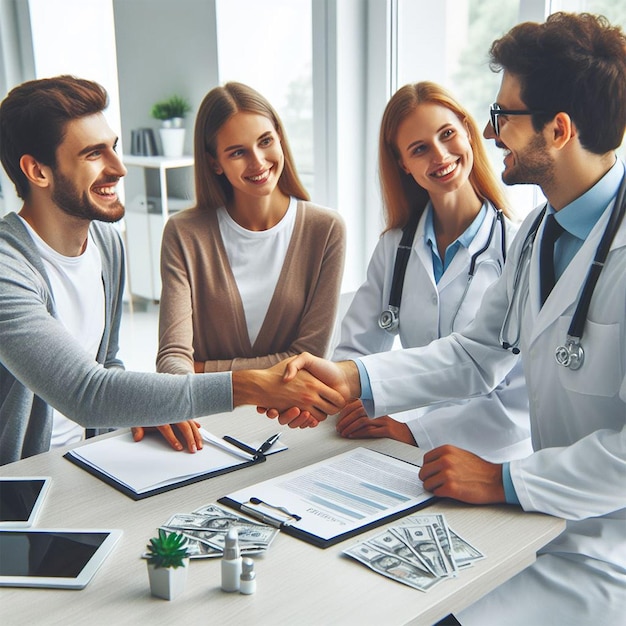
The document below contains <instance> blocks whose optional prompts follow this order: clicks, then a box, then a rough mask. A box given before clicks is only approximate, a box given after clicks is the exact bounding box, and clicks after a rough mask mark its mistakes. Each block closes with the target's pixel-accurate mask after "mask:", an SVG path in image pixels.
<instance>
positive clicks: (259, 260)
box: [217, 197, 297, 345]
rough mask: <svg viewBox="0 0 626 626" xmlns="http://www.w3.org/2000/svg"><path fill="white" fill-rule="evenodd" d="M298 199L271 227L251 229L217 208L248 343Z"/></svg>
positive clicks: (279, 267)
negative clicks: (246, 328)
mask: <svg viewBox="0 0 626 626" xmlns="http://www.w3.org/2000/svg"><path fill="white" fill-rule="evenodd" d="M296 207H297V200H296V199H295V198H293V197H292V198H291V199H290V201H289V207H288V208H287V212H286V213H285V215H284V216H283V219H281V220H280V222H278V224H276V225H275V226H273V227H272V228H269V229H268V230H261V231H251V230H247V229H245V228H243V227H242V226H240V225H239V224H237V222H235V220H233V219H232V218H231V217H230V215H229V214H228V211H226V209H225V208H220V209H218V211H217V218H218V223H219V227H220V233H221V235H222V240H223V241H224V246H225V248H226V254H227V255H228V260H229V262H230V267H231V270H232V272H233V275H234V276H235V281H236V283H237V288H238V289H239V294H240V296H241V301H242V303H243V310H244V313H245V316H246V325H247V326H248V335H249V337H250V343H251V344H252V345H254V342H255V341H256V338H257V335H258V334H259V331H260V330H261V326H262V325H263V320H264V319H265V315H266V314H267V309H268V308H269V305H270V302H271V300H272V296H273V295H274V290H275V289H276V284H277V282H278V277H279V276H280V272H281V271H282V268H283V263H284V261H285V256H286V254H287V249H288V248H289V242H290V241H291V235H292V234H293V227H294V224H295V221H296Z"/></svg>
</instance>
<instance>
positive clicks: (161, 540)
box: [146, 528, 189, 569]
mask: <svg viewBox="0 0 626 626" xmlns="http://www.w3.org/2000/svg"><path fill="white" fill-rule="evenodd" d="M187 541H188V540H187V537H185V535H182V534H180V533H167V532H166V531H164V530H163V529H162V528H159V536H158V537H152V539H150V543H149V544H148V545H147V546H146V547H147V548H148V563H149V564H151V565H154V567H155V568H157V569H158V568H160V567H162V568H167V567H173V568H176V567H183V566H184V561H183V559H185V558H186V557H187V556H189V553H188V551H187Z"/></svg>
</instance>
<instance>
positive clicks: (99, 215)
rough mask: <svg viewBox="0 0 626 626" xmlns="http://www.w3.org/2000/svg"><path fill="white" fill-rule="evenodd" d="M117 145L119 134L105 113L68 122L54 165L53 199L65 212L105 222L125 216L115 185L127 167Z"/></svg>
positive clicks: (52, 175) (52, 180)
mask: <svg viewBox="0 0 626 626" xmlns="http://www.w3.org/2000/svg"><path fill="white" fill-rule="evenodd" d="M116 148H117V137H116V136H115V134H114V133H113V131H112V130H111V129H110V128H109V125H108V124H107V122H106V120H105V118H104V116H103V115H102V114H101V113H97V114H95V115H88V116H85V117H81V118H78V119H75V120H72V121H70V122H68V123H67V125H66V127H65V137H64V139H63V141H62V142H61V144H60V145H59V147H58V148H57V150H56V165H55V166H54V167H51V168H50V173H51V199H52V201H53V202H54V203H55V204H56V205H57V206H58V207H59V208H60V209H61V210H62V211H63V212H64V213H66V214H67V215H70V216H73V217H78V218H82V219H86V220H99V221H102V222H117V221H118V220H120V219H121V218H122V217H123V216H124V206H123V205H122V203H121V202H120V200H119V198H118V195H117V191H116V188H115V187H116V185H117V183H118V182H119V180H120V178H121V177H122V176H124V175H125V174H126V168H125V167H124V165H123V164H122V162H121V161H120V158H119V156H118V155H117V152H116Z"/></svg>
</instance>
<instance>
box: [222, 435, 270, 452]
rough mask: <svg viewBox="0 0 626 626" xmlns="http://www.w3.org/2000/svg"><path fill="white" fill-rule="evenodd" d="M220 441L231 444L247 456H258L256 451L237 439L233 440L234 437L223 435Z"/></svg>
mask: <svg viewBox="0 0 626 626" xmlns="http://www.w3.org/2000/svg"><path fill="white" fill-rule="evenodd" d="M222 439H223V440H224V441H227V442H228V443H230V444H232V445H233V446H235V447H236V448H239V449H240V450H243V451H244V452H247V453H248V454H251V455H252V456H253V457H257V456H258V451H257V450H255V449H254V448H253V447H252V446H248V445H246V444H245V443H243V442H242V441H239V439H235V438H234V437H231V436H230V435H224V436H223V437H222ZM264 445H265V444H264Z"/></svg>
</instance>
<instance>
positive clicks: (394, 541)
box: [343, 514, 484, 591]
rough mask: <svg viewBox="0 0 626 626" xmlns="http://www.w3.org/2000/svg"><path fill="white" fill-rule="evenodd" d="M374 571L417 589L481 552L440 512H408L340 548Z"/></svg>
mask: <svg viewBox="0 0 626 626" xmlns="http://www.w3.org/2000/svg"><path fill="white" fill-rule="evenodd" d="M343 553H344V554H346V555H348V556H350V557H352V558H353V559H356V560H357V561H360V562H361V563H364V564H365V565H367V567H369V568H370V569H372V570H374V571H375V572H377V573H379V574H382V575H383V576H387V578H391V579H392V580H396V581H398V582H400V583H404V584H405V585H409V586H410V587H414V588H415V589H419V590H420V591H428V590H429V589H430V588H431V587H433V586H434V585H436V584H437V583H439V582H441V581H442V580H445V579H446V578H449V577H451V576H456V574H457V572H458V571H459V570H460V569H462V568H465V567H469V566H471V565H472V564H473V563H474V562H475V561H477V560H479V559H483V558H484V555H483V554H482V553H481V552H480V551H479V550H477V549H476V548H475V547H474V546H472V545H470V544H469V543H468V542H467V541H465V540H464V539H462V538H461V537H459V535H457V534H456V533H455V532H454V531H453V530H451V529H450V528H449V527H448V524H447V523H446V520H445V517H444V516H443V515H441V514H434V515H411V516H409V517H405V518H404V519H402V520H401V521H400V522H399V524H398V525H397V526H393V527H390V528H388V529H387V530H384V531H383V532H381V533H379V534H378V535H375V536H374V537H370V538H369V539H367V540H366V541H363V542H361V543H358V544H356V545H354V546H352V547H350V548H346V549H345V550H344V551H343Z"/></svg>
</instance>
